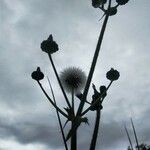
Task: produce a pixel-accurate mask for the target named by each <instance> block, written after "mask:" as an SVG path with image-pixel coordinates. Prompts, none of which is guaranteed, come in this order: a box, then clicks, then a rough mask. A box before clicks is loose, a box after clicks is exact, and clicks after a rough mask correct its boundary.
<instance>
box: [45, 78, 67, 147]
mask: <svg viewBox="0 0 150 150" xmlns="http://www.w3.org/2000/svg"><path fill="white" fill-rule="evenodd" d="M47 79H48V83H49V86H50V89H51V93H52V96H53V101H54V103H55V105H57V104H56V99H55V95H54V92H53V88H52V86H51V83H50V80H49V78H48V77H47ZM56 114H57V118H58V122H59V126H60V130H61V133H62V138H63V142H64V145H65V149H66V150H68V146H67V142H66V140H65V134H64V131H63V126H62V123H61V119H60V115H59V112H58V110H57V109H56Z"/></svg>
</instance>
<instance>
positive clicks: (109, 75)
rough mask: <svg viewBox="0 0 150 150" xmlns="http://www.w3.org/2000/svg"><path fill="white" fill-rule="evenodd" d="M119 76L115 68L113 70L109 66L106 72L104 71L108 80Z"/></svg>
mask: <svg viewBox="0 0 150 150" xmlns="http://www.w3.org/2000/svg"><path fill="white" fill-rule="evenodd" d="M119 77H120V74H119V72H118V71H117V70H114V69H113V68H111V69H110V70H109V71H108V72H107V73H106V78H107V79H108V80H111V81H115V80H118V78H119Z"/></svg>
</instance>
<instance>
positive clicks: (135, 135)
mask: <svg viewBox="0 0 150 150" xmlns="http://www.w3.org/2000/svg"><path fill="white" fill-rule="evenodd" d="M131 124H132V128H133V132H134V137H135V140H136V144H137V149H138V150H140V147H139V142H138V138H137V134H136V130H135V127H134V123H133V120H132V118H131Z"/></svg>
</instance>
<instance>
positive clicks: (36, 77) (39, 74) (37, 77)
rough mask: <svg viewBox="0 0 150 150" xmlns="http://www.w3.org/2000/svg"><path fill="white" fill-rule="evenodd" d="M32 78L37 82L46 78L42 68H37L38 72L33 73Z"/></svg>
mask: <svg viewBox="0 0 150 150" xmlns="http://www.w3.org/2000/svg"><path fill="white" fill-rule="evenodd" d="M31 77H32V79H34V80H36V81H39V80H42V79H43V78H44V74H43V72H41V70H40V67H37V70H36V71H33V72H32V74H31Z"/></svg>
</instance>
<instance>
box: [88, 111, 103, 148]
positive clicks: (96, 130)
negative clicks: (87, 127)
mask: <svg viewBox="0 0 150 150" xmlns="http://www.w3.org/2000/svg"><path fill="white" fill-rule="evenodd" d="M100 114H101V110H100V109H98V110H96V120H95V127H94V131H93V136H92V140H91V144H90V150H95V148H96V141H97V137H98V131H99V124H100Z"/></svg>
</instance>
